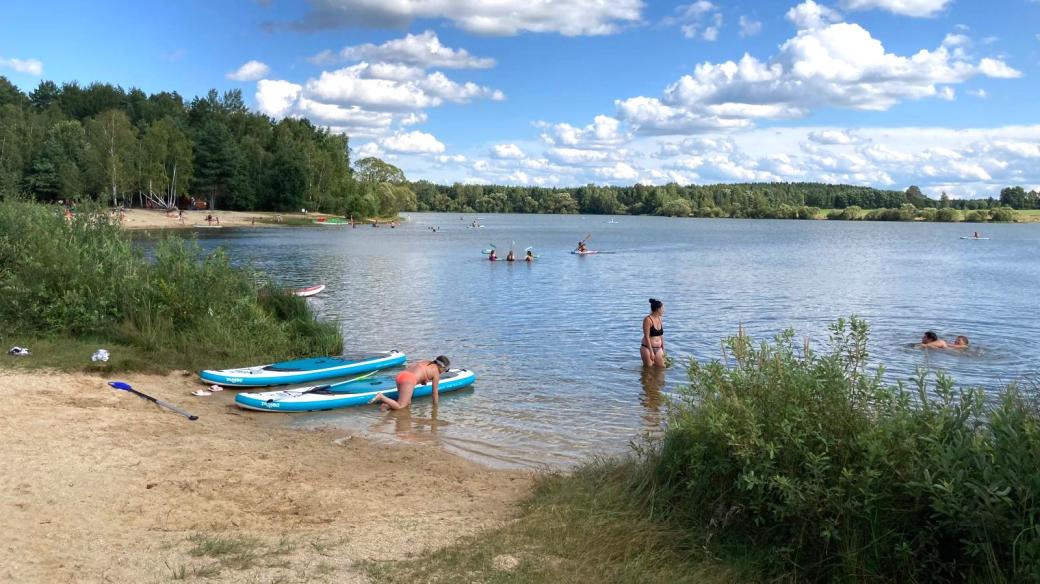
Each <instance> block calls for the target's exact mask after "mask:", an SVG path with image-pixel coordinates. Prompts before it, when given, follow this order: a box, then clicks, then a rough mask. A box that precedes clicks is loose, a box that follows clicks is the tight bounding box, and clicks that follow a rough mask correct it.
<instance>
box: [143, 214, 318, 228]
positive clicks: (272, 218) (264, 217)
mask: <svg viewBox="0 0 1040 584" xmlns="http://www.w3.org/2000/svg"><path fill="white" fill-rule="evenodd" d="M207 216H213V217H217V218H219V219H220V221H219V225H220V226H221V227H277V226H278V225H279V224H280V222H282V221H295V222H297V223H298V222H299V221H300V220H313V219H318V218H321V217H331V215H325V214H322V213H274V212H271V211H184V218H183V220H181V219H180V216H179V215H178V214H177V212H176V211H173V212H170V213H167V212H166V211H161V210H151V209H129V210H127V211H126V212H125V214H124V215H123V227H126V228H127V229H192V228H194V226H196V225H212V226H216V225H218V223H217V222H216V221H212V222H209V223H207V222H206V217H207Z"/></svg>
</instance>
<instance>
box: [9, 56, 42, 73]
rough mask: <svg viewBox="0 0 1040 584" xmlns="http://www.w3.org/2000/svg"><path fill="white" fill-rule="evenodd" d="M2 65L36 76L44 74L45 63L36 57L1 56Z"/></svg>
mask: <svg viewBox="0 0 1040 584" xmlns="http://www.w3.org/2000/svg"><path fill="white" fill-rule="evenodd" d="M0 67H3V68H6V69H14V70H15V71H17V72H19V73H25V74H27V75H35V76H36V77H39V76H40V75H43V63H41V62H40V61H37V60H36V59H15V58H10V59H5V58H4V57H0Z"/></svg>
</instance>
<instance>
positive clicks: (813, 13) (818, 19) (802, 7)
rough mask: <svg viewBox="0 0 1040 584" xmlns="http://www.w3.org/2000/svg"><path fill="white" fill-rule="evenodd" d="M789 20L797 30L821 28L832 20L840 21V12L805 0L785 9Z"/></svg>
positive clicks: (811, 0)
mask: <svg viewBox="0 0 1040 584" xmlns="http://www.w3.org/2000/svg"><path fill="white" fill-rule="evenodd" d="M786 18H787V20H790V21H791V22H792V23H794V25H795V26H796V27H798V28H799V30H802V29H812V28H821V27H823V26H826V25H828V24H831V23H834V22H841V13H840V12H838V11H837V10H834V9H833V8H829V7H827V6H823V5H822V4H817V3H816V2H813V0H805V2H802V3H801V4H799V5H797V6H794V7H792V8H791V9H790V10H788V11H787V14H786Z"/></svg>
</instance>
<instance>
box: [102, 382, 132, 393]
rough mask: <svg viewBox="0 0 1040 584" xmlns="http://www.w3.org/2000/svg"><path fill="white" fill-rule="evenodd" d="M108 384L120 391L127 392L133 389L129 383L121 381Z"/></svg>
mask: <svg viewBox="0 0 1040 584" xmlns="http://www.w3.org/2000/svg"><path fill="white" fill-rule="evenodd" d="M108 384H109V385H111V386H112V387H114V388H116V389H121V390H123V391H129V390H131V389H133V387H130V384H129V383H123V382H122V381H109V382H108Z"/></svg>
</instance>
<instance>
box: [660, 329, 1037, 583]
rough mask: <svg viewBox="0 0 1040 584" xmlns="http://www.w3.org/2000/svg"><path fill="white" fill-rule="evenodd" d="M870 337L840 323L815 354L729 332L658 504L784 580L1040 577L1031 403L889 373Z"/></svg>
mask: <svg viewBox="0 0 1040 584" xmlns="http://www.w3.org/2000/svg"><path fill="white" fill-rule="evenodd" d="M868 332H869V329H868V326H867V324H866V323H865V322H864V321H862V320H859V319H856V318H852V319H851V320H848V321H846V320H839V321H838V322H837V323H835V324H834V325H833V326H832V327H831V335H830V343H829V345H830V347H829V351H828V352H826V353H825V354H819V355H818V354H816V353H814V352H813V351H811V350H810V348H809V346H808V342H806V343H805V345H804V346H798V345H800V343H796V342H795V340H794V339H795V337H794V334H793V332H791V331H787V332H785V333H783V334H781V335H779V336H777V337H776V339H775V340H774V342H773V343H762V344H761V345H757V346H756V345H755V344H754V343H753V342H752V341H751V340H750V339H748V338H747V337H746V336H743V335H738V336H737V337H734V338H731V339H728V340H727V341H726V342H725V345H724V346H725V355H726V356H725V358H724V360H723V361H715V362H711V363H707V364H700V363H697V362H691V364H690V366H689V371H688V374H689V386H688V387H686V388H685V389H683V390H682V391H681V398H680V399H679V400H677V402H676V403H675V404H674V408H673V416H672V419H671V422H670V427H669V429H668V430H667V432H666V434H665V437H664V439H663V442H662V444H661V448H660V451H659V452H658V453H657V454H656V479H655V487H654V489H653V490H654V492H655V497H654V500H655V503H656V506H657V507H658V508H661V507H663V509H660V510H663V511H664V512H665V514H666V515H667V516H669V517H671V518H672V519H673V520H675V521H678V522H679V524H680V525H683V526H684V527H685V528H686V529H687V530H688V531H689V532H690V533H695V534H698V537H702V538H703V539H704V540H707V541H710V542H713V543H714V544H718V545H721V546H722V547H730V548H731V549H732V547H736V548H739V549H744V550H754V552H753V553H754V555H755V556H756V557H758V558H760V559H759V561H760V562H761V563H762V565H763V568H764V570H765V572H766V573H767V574H769V575H773V576H780V577H781V578H792V577H793V578H794V579H797V580H809V581H835V582H961V581H978V582H1027V581H1029V582H1037V581H1040V500H1038V498H1040V473H1038V470H1037V469H1038V468H1040V414H1038V410H1037V408H1036V405H1035V404H1034V403H1032V402H1030V401H1028V400H1026V399H1025V398H1023V396H1022V395H1021V394H1020V393H1019V392H1018V391H1017V390H1016V389H1015V388H1014V387H1009V388H1007V389H1005V390H1004V391H1003V392H1002V393H1000V394H999V395H998V396H993V395H990V396H989V398H990V399H989V400H988V401H987V400H986V399H985V397H986V396H985V395H984V393H983V391H982V390H980V389H961V390H957V389H954V385H953V382H952V381H951V380H950V379H949V378H948V377H946V376H944V375H941V374H939V375H937V376H935V378H934V380H932V381H929V377H928V376H927V375H926V374H925V373H919V375H918V376H917V378H916V381H915V383H914V386H913V387H912V388H907V387H904V386H903V385H901V384H898V385H895V386H892V385H888V384H885V383H884V382H883V380H882V375H883V370H881V369H879V370H877V371H875V372H873V373H871V372H868V371H867V368H866V361H867V357H868V347H867V340H868ZM994 398H995V399H994ZM731 546H732V547H731Z"/></svg>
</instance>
